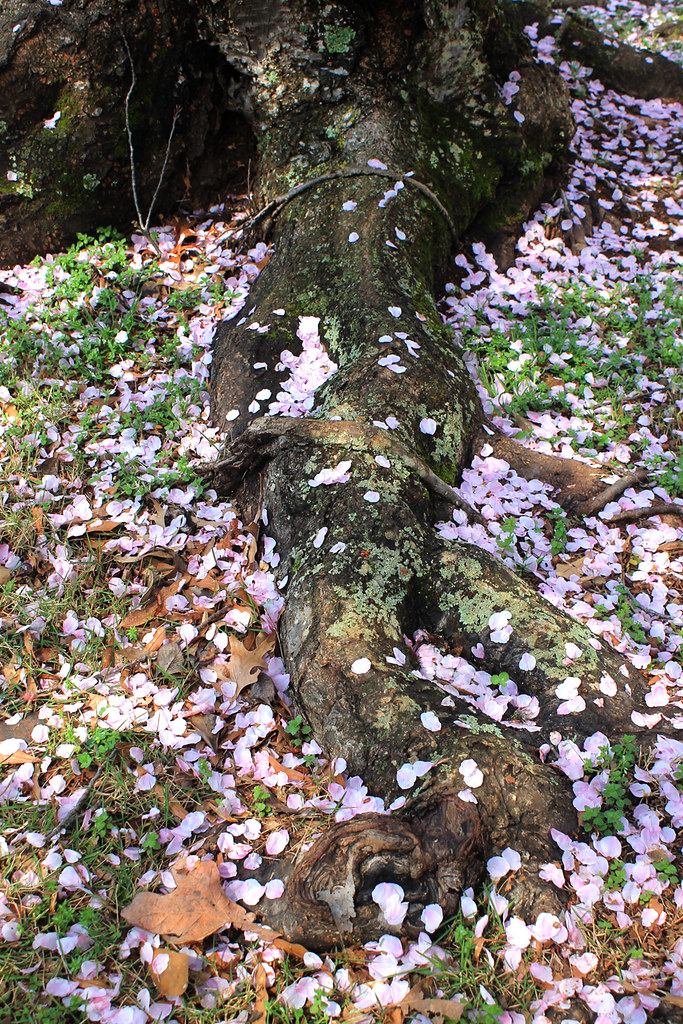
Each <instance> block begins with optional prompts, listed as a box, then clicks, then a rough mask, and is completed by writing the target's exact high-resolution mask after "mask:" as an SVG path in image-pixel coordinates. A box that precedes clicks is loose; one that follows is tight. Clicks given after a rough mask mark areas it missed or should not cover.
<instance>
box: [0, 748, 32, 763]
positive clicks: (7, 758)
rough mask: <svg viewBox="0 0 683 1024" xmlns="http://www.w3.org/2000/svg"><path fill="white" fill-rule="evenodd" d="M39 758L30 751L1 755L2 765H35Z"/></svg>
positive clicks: (0, 761)
mask: <svg viewBox="0 0 683 1024" xmlns="http://www.w3.org/2000/svg"><path fill="white" fill-rule="evenodd" d="M37 761H38V758H37V757H34V756H33V754H30V753H29V752H28V750H15V751H14V753H13V754H0V764H29V763H31V764H35V763H36V762H37Z"/></svg>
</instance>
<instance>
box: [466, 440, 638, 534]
mask: <svg viewBox="0 0 683 1024" xmlns="http://www.w3.org/2000/svg"><path fill="white" fill-rule="evenodd" d="M493 430H494V432H493V433H492V434H489V433H488V431H485V430H484V429H483V428H482V430H481V431H480V433H479V434H478V435H477V439H476V442H475V444H474V445H473V448H472V451H473V453H475V454H476V452H477V449H478V446H479V448H480V447H481V445H483V444H486V443H488V444H490V445H491V447H492V448H493V454H494V455H495V457H496V458H498V459H502V460H503V461H504V462H507V464H508V465H509V466H510V468H511V469H514V471H515V472H516V473H517V474H518V475H519V476H521V477H523V478H524V479H525V480H542V481H544V482H545V483H547V484H550V486H551V487H552V488H553V492H554V493H553V497H554V498H555V500H556V501H557V503H558V504H559V505H561V506H562V508H565V509H567V511H570V512H574V513H576V514H578V515H582V516H593V515H596V514H597V513H598V512H600V511H601V509H603V508H604V507H605V505H607V504H609V502H610V501H614V499H615V498H618V497H619V495H620V494H623V493H624V491H625V490H627V489H628V488H629V487H635V486H638V485H641V484H644V483H646V481H647V473H646V472H645V471H644V470H638V471H636V472H635V473H628V474H626V475H624V476H622V477H620V478H619V479H618V480H616V481H615V482H614V483H613V484H609V485H607V486H606V485H605V483H604V477H605V476H607V475H608V474H609V473H610V472H611V471H610V470H608V469H607V468H606V467H602V466H590V465H587V464H586V463H585V462H578V461H577V460H575V459H562V458H559V457H558V456H555V455H546V454H545V453H543V452H535V451H532V450H531V449H529V448H525V447H524V446H523V445H521V444H520V443H519V442H518V441H515V440H514V439H513V438H510V437H507V436H506V435H505V434H503V433H502V432H501V431H500V430H498V429H497V428H493Z"/></svg>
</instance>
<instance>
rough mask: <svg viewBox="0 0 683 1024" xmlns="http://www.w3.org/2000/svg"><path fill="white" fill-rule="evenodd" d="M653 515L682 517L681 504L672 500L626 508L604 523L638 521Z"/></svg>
mask: <svg viewBox="0 0 683 1024" xmlns="http://www.w3.org/2000/svg"><path fill="white" fill-rule="evenodd" d="M654 516H679V517H680V518H681V519H683V505H676V504H674V502H672V501H663V502H661V503H660V504H658V505H648V506H646V507H645V508H628V509H626V510H625V511H624V512H618V513H617V515H616V516H612V518H611V519H606V520H605V522H606V523H638V522H640V520H641V519H652V518H653V517H654Z"/></svg>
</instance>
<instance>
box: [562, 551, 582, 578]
mask: <svg viewBox="0 0 683 1024" xmlns="http://www.w3.org/2000/svg"><path fill="white" fill-rule="evenodd" d="M585 561H586V559H585V556H584V555H580V556H579V558H575V559H573V561H571V562H558V563H557V565H556V566H555V572H556V573H557V575H558V576H559V577H560V578H561V579H563V580H568V579H570V578H571V577H572V576H581V575H582V574H583V566H584V562H585Z"/></svg>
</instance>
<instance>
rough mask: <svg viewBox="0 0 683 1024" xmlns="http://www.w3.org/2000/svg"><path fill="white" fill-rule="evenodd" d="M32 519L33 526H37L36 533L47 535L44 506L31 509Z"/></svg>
mask: <svg viewBox="0 0 683 1024" xmlns="http://www.w3.org/2000/svg"><path fill="white" fill-rule="evenodd" d="M31 518H32V519H33V525H34V526H35V528H36V531H37V532H38V533H40V534H42V533H45V529H44V527H43V507H42V505H34V507H33V508H32V509H31Z"/></svg>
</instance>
